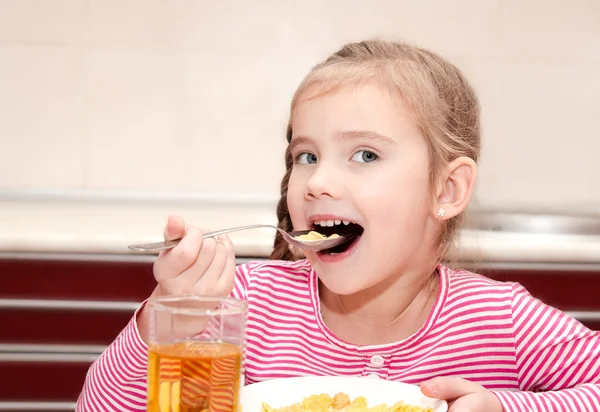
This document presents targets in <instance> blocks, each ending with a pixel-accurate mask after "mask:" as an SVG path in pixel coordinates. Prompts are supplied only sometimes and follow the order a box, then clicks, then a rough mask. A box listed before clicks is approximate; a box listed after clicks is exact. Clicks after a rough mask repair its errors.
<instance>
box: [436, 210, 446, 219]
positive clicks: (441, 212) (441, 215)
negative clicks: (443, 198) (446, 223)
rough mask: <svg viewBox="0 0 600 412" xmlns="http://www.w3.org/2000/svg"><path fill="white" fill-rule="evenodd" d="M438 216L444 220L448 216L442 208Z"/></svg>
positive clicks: (438, 211)
mask: <svg viewBox="0 0 600 412" xmlns="http://www.w3.org/2000/svg"><path fill="white" fill-rule="evenodd" d="M437 216H438V217H439V218H442V217H444V216H446V210H444V209H442V208H441V207H440V208H439V209H438V210H437Z"/></svg>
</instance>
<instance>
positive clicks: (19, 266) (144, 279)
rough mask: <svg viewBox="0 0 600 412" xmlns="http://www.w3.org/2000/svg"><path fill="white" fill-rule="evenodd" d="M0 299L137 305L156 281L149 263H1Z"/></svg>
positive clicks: (21, 260) (48, 261) (6, 261)
mask: <svg viewBox="0 0 600 412" xmlns="http://www.w3.org/2000/svg"><path fill="white" fill-rule="evenodd" d="M0 278H1V280H2V288H1V289H0V297H11V298H47V299H80V300H86V299H95V300H123V301H129V300H131V301H139V300H143V299H144V298H145V297H147V296H148V295H150V293H151V292H152V290H153V289H154V285H155V281H154V277H153V275H152V263H149V262H140V263H136V262H107V261H99V262H89V261H58V260H47V261H36V260H25V259H0Z"/></svg>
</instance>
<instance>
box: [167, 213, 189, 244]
mask: <svg viewBox="0 0 600 412" xmlns="http://www.w3.org/2000/svg"><path fill="white" fill-rule="evenodd" d="M184 235H185V222H184V221H183V219H182V218H181V217H179V216H169V219H168V220H167V226H165V232H164V237H165V240H174V239H181V238H182V237H183V236H184Z"/></svg>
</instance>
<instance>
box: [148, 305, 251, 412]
mask: <svg viewBox="0 0 600 412" xmlns="http://www.w3.org/2000/svg"><path fill="white" fill-rule="evenodd" d="M148 305H149V308H148V309H149V340H150V342H149V348H148V349H149V353H148V409H147V410H148V411H149V412H201V411H203V412H236V411H237V407H238V392H239V388H240V385H241V374H242V371H241V363H242V353H243V347H244V328H245V323H246V309H247V305H246V302H245V301H242V300H237V299H233V298H216V297H205V296H167V297H160V298H156V299H152V300H150V301H149V302H148Z"/></svg>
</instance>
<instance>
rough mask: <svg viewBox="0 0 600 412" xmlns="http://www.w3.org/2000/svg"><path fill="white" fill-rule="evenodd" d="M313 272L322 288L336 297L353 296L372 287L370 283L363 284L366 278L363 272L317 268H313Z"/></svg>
mask: <svg viewBox="0 0 600 412" xmlns="http://www.w3.org/2000/svg"><path fill="white" fill-rule="evenodd" d="M315 271H316V273H317V276H318V278H319V280H320V281H321V283H322V284H323V286H324V287H325V288H327V290H329V291H330V292H331V293H334V294H336V295H342V296H345V295H354V294H356V293H359V292H362V291H364V290H367V289H369V288H371V287H373V286H374V285H373V284H372V282H368V283H367V282H365V281H366V280H368V276H365V275H366V272H364V271H355V270H344V269H343V268H341V267H340V268H321V267H318V266H317V267H315Z"/></svg>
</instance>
